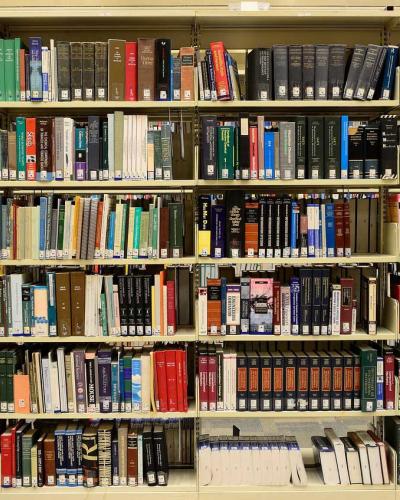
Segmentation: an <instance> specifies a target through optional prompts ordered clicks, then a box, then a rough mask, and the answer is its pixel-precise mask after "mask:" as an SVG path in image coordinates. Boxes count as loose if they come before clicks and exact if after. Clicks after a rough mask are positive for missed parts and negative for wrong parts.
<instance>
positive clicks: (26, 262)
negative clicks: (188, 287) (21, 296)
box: [0, 257, 196, 266]
mask: <svg viewBox="0 0 400 500" xmlns="http://www.w3.org/2000/svg"><path fill="white" fill-rule="evenodd" d="M195 263H196V258H195V257H181V258H179V259H173V258H170V259H93V260H86V259H43V260H39V259H37V260H36V259H35V260H34V259H21V260H18V259H17V260H13V259H4V260H0V266H1V265H3V266H95V265H101V266H107V265H108V266H125V265H143V264H147V265H155V264H158V265H159V264H163V265H165V266H172V265H190V264H195Z"/></svg>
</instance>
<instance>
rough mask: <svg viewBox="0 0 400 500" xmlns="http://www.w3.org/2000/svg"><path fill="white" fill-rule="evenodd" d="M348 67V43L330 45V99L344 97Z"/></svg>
mask: <svg viewBox="0 0 400 500" xmlns="http://www.w3.org/2000/svg"><path fill="white" fill-rule="evenodd" d="M345 68H346V45H342V44H335V45H330V46H329V63H328V99H342V97H343V87H344V73H345Z"/></svg>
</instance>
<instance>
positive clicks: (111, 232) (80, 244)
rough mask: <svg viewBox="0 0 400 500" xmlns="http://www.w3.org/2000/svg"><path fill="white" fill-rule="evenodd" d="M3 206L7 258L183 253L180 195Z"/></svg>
mask: <svg viewBox="0 0 400 500" xmlns="http://www.w3.org/2000/svg"><path fill="white" fill-rule="evenodd" d="M0 210H1V222H0V233H1V256H2V258H3V259H10V258H13V259H35V260H36V259H121V258H128V259H137V258H147V259H157V258H168V257H173V258H179V257H182V256H183V250H184V229H185V216H184V213H185V210H184V199H183V198H182V196H181V195H125V196H124V195H121V196H119V195H118V196H112V195H108V194H104V195H91V196H79V195H77V196H75V197H73V196H68V195H66V196H56V195H53V194H48V195H44V196H40V197H38V196H33V195H32V196H31V195H26V196H24V195H22V196H19V197H13V198H2V199H1V200H0Z"/></svg>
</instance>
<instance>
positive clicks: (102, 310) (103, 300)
mask: <svg viewBox="0 0 400 500" xmlns="http://www.w3.org/2000/svg"><path fill="white" fill-rule="evenodd" d="M100 313H101V314H100V317H101V334H102V336H103V337H107V336H108V329H107V304H106V295H105V294H104V293H102V294H101V295H100Z"/></svg>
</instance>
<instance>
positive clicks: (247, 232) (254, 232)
mask: <svg viewBox="0 0 400 500" xmlns="http://www.w3.org/2000/svg"><path fill="white" fill-rule="evenodd" d="M244 213H245V223H244V252H245V256H246V257H255V256H257V255H258V219H259V215H258V201H253V200H251V201H250V200H249V201H246V203H245V206H244Z"/></svg>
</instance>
